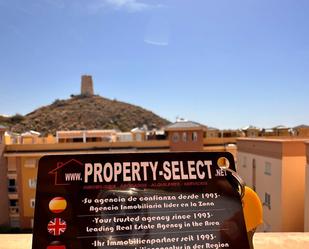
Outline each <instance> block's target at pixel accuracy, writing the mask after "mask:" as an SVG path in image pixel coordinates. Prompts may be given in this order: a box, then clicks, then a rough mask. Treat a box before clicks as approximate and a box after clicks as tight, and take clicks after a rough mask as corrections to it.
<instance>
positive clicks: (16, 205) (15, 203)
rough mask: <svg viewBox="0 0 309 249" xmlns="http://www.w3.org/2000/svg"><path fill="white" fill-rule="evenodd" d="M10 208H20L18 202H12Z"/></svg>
mask: <svg viewBox="0 0 309 249" xmlns="http://www.w3.org/2000/svg"><path fill="white" fill-rule="evenodd" d="M10 207H18V200H10Z"/></svg>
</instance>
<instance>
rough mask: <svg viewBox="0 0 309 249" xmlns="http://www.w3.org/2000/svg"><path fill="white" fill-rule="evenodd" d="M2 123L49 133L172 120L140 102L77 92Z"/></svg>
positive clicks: (126, 127)
mask: <svg viewBox="0 0 309 249" xmlns="http://www.w3.org/2000/svg"><path fill="white" fill-rule="evenodd" d="M1 118H2V119H1ZM0 123H2V124H4V125H7V126H9V127H10V129H11V130H12V131H15V132H24V131H27V130H35V131H39V132H41V133H42V134H43V135H46V134H48V133H52V134H55V133H56V131H59V130H83V129H88V130H91V129H119V130H121V131H129V130H131V129H132V128H135V127H141V126H143V125H147V127H148V128H149V129H152V128H160V127H162V126H165V125H167V124H169V121H168V120H166V119H163V118H161V117H159V116H157V115H156V114H154V113H153V112H151V111H148V110H145V109H143V108H141V107H139V106H135V105H131V104H127V103H124V102H120V101H117V100H110V99H107V98H103V97H100V96H98V95H91V96H84V95H77V96H72V97H71V98H70V99H67V100H56V101H54V103H52V104H51V105H48V106H43V107H41V108H39V109H37V110H35V111H33V112H31V113H29V114H27V115H25V116H21V115H15V116H13V117H10V118H4V117H0Z"/></svg>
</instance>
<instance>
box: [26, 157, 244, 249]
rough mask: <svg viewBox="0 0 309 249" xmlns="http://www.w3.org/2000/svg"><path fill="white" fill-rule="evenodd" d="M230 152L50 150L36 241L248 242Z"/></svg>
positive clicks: (240, 245) (72, 246) (143, 247)
mask: <svg viewBox="0 0 309 249" xmlns="http://www.w3.org/2000/svg"><path fill="white" fill-rule="evenodd" d="M222 157H225V160H226V162H228V163H229V168H230V169H232V170H235V165H234V160H233V156H232V155H231V154H229V153H199V152H194V153H151V154H150V153H149V154H145V153H143V154H142V153H130V154H93V155H89V154H87V155H65V156H46V157H43V158H42V159H41V160H40V162H39V168H38V184H37V192H36V207H35V221H34V233H33V245H32V248H33V249H92V248H134V249H151V248H154V249H155V248H160V249H207V248H215V249H218V248H232V249H249V248H250V247H249V244H248V239H247V233H246V228H245V222H244V217H243V212H242V205H241V200H240V196H239V193H238V192H237V189H236V188H235V187H234V186H233V183H232V182H231V181H230V180H229V179H228V177H227V176H226V171H224V170H223V169H222V168H220V167H219V166H218V160H220V159H219V158H222Z"/></svg>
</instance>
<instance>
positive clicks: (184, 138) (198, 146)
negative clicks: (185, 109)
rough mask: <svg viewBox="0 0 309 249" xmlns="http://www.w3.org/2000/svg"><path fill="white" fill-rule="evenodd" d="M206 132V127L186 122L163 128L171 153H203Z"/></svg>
mask: <svg viewBox="0 0 309 249" xmlns="http://www.w3.org/2000/svg"><path fill="white" fill-rule="evenodd" d="M206 130H207V128H206V126H203V125H201V124H199V123H196V122H192V121H186V120H180V121H177V122H175V123H173V124H170V125H168V126H167V127H166V128H165V131H166V132H167V134H168V140H169V142H170V149H171V151H203V149H204V143H203V139H204V133H205V131H206Z"/></svg>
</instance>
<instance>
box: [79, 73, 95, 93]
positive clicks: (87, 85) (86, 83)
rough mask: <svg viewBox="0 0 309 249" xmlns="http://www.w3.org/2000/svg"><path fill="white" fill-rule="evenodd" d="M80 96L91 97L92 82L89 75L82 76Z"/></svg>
mask: <svg viewBox="0 0 309 249" xmlns="http://www.w3.org/2000/svg"><path fill="white" fill-rule="evenodd" d="M80 94H81V95H86V96H91V95H93V94H94V93H93V82H92V77H91V75H82V85H81V93H80Z"/></svg>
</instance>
